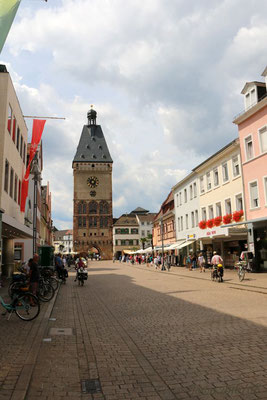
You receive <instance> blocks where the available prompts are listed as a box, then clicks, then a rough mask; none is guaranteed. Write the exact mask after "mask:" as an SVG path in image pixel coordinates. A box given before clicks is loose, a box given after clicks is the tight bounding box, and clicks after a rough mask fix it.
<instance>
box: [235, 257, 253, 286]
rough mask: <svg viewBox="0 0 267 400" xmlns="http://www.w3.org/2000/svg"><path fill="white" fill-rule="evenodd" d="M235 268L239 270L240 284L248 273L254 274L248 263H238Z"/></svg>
mask: <svg viewBox="0 0 267 400" xmlns="http://www.w3.org/2000/svg"><path fill="white" fill-rule="evenodd" d="M235 266H236V268H237V275H238V278H239V280H240V282H242V281H243V280H244V279H245V275H246V272H252V268H251V266H250V265H249V264H248V262H247V261H238V262H237V263H236V264H235Z"/></svg>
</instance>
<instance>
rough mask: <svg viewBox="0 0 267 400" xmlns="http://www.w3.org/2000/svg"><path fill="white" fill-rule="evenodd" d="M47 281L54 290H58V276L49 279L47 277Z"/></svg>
mask: <svg viewBox="0 0 267 400" xmlns="http://www.w3.org/2000/svg"><path fill="white" fill-rule="evenodd" d="M45 283H48V284H50V285H51V286H52V287H53V289H54V290H57V288H58V285H59V283H58V280H57V278H54V277H52V276H51V277H50V278H49V279H45Z"/></svg>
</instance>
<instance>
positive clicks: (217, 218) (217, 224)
mask: <svg viewBox="0 0 267 400" xmlns="http://www.w3.org/2000/svg"><path fill="white" fill-rule="evenodd" d="M221 223H222V216H221V215H219V216H218V217H215V218H214V225H215V226H220V225H221Z"/></svg>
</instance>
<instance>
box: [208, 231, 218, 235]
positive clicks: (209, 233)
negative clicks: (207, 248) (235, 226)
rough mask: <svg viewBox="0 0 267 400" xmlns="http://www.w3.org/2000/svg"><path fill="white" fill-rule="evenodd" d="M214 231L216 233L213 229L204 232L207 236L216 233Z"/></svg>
mask: <svg viewBox="0 0 267 400" xmlns="http://www.w3.org/2000/svg"><path fill="white" fill-rule="evenodd" d="M216 233H217V231H216V230H214V231H208V232H206V235H207V236H213V235H216Z"/></svg>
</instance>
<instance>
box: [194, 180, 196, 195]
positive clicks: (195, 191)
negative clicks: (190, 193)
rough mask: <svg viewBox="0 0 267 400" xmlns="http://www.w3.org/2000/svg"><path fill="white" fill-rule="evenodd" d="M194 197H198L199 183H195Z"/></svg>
mask: <svg viewBox="0 0 267 400" xmlns="http://www.w3.org/2000/svg"><path fill="white" fill-rule="evenodd" d="M194 197H197V183H196V182H194Z"/></svg>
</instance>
